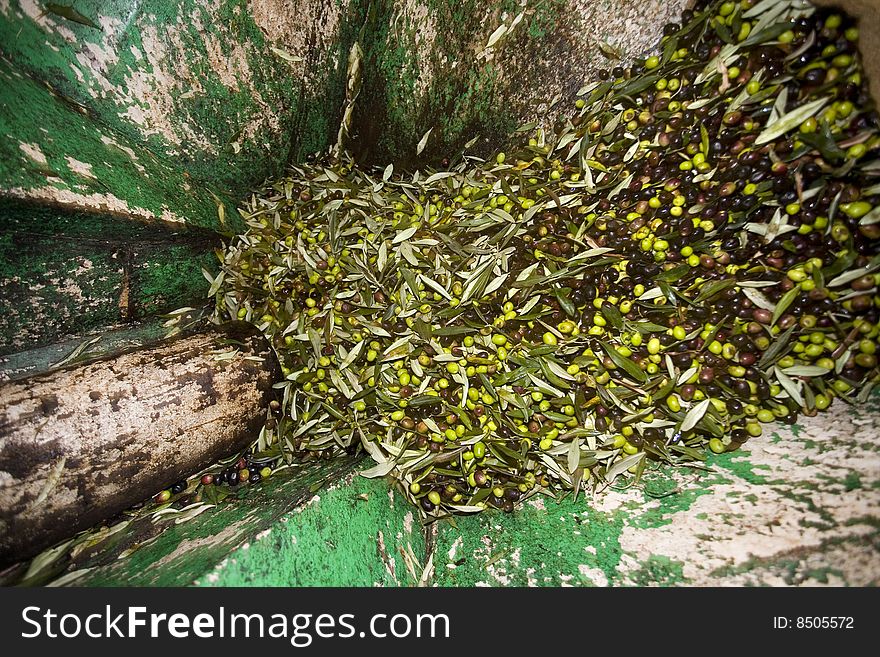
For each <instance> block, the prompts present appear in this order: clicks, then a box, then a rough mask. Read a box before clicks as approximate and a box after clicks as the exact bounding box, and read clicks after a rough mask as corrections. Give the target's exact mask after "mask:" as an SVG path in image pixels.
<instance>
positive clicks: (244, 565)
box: [199, 476, 425, 586]
mask: <svg viewBox="0 0 880 657" xmlns="http://www.w3.org/2000/svg"><path fill="white" fill-rule="evenodd" d="M421 530H422V527H421V524H420V522H419V520H418V512H417V511H416V510H415V509H413V508H412V507H410V506H409V504H408V503H407V501H406V500H405V498H403V497H397V496H395V494H394V492H393V491H389V488H388V484H387V482H384V481H378V480H372V479H364V478H362V477H357V476H355V477H354V478H353V479H351V478H349V479H346V480H345V481H343V482H342V483H341V484H340V485H338V486H334V487H332V488H330V489H327V490H322V491H320V492H319V493H318V496H317V497H316V498H315V500H314V501H312V502H311V503H309V505H308V506H307V507H305V508H303V509H301V510H297V511H296V512H295V513H293V514H291V515H289V516H288V517H287V518H285V519H282V520H281V521H279V522H276V523H275V524H274V525H273V526H272V527H271V528H269V529H268V530H266V531H265V532H264V533H262V534H261V535H260V537H259V539H258V540H255V541H252V542H250V543H249V544H248V545H247V546H242V547H240V548H239V549H237V550H235V551H234V552H232V553H230V554H229V556H228V557H227V558H226V559H224V560H223V562H221V564H219V565H218V566H217V567H216V568H215V569H214V570H213V571H212V572H211V573H209V574H208V575H206V576H205V577H202V578H200V580H199V583H200V584H203V585H211V586H376V585H381V586H400V585H406V586H412V585H415V584H417V583H418V578H419V577H420V576H421V575H422V570H423V568H424V565H425V564H424V558H425V537H424V534H423V533H422V531H421ZM410 550H411V553H412V555H413V556H414V557H415V560H414V561H413V562H412V563H411V569H412V570H410V569H408V568H407V566H406V565H405V564H406V559H405V558H404V556H403V555H404V552H407V553H409V551H410ZM322 555H323V556H322ZM411 558H412V557H411Z"/></svg>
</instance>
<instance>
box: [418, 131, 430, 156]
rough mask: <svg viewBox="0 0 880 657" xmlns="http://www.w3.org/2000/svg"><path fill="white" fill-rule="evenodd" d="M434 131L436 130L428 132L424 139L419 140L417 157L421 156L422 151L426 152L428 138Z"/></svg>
mask: <svg viewBox="0 0 880 657" xmlns="http://www.w3.org/2000/svg"><path fill="white" fill-rule="evenodd" d="M432 130H434V128H430V129H429V130H428V132H426V133H425V134H424V135H422V138H421V139H420V140H419V143H418V145H417V146H416V155H421V154H422V151H423V150H425V146H427V145H428V137H430V136H431V131H432Z"/></svg>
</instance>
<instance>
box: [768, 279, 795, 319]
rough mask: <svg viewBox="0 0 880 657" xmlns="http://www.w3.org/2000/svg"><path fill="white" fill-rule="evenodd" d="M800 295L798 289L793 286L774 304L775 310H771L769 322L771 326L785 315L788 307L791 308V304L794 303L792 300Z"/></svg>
mask: <svg viewBox="0 0 880 657" xmlns="http://www.w3.org/2000/svg"><path fill="white" fill-rule="evenodd" d="M800 293H801V290H800V288H799V287H797V286H795V287H793V288H791V289H790V290H789V291H788V292H786V293H785V294H783V295H782V298H781V299H780V300H779V302H778V303H777V304H776V308H774V309H773V318H772V319H771V320H770V323H771V324H775V323H776V322H777V320H778V319H779V318H780V317H782V315H784V314H785V311H786V310H788V307H789V306H791V304H792V303H794V300H795V299H797V298H798V295H799V294H800Z"/></svg>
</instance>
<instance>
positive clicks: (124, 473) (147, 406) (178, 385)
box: [0, 331, 281, 563]
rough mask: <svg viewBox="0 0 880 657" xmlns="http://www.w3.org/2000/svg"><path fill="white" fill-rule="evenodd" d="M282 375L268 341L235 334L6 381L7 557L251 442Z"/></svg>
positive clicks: (1, 446)
mask: <svg viewBox="0 0 880 657" xmlns="http://www.w3.org/2000/svg"><path fill="white" fill-rule="evenodd" d="M230 340H234V341H235V342H234V344H233V345H230ZM221 355H223V358H220V356H221ZM280 376H281V371H280V368H279V367H278V365H277V362H276V361H275V360H274V356H273V355H272V353H271V351H270V350H269V346H268V344H267V343H266V341H265V339H264V338H263V337H262V336H259V335H252V334H250V335H248V334H246V333H243V332H241V331H238V332H223V333H221V332H210V333H205V334H201V335H196V336H192V337H185V338H181V339H178V340H174V341H170V342H167V343H163V344H161V345H158V346H155V347H151V348H148V349H143V350H140V351H135V352H132V353H127V354H122V355H120V356H117V357H115V358H110V359H106V360H100V361H96V362H93V363H90V364H86V365H81V366H77V367H71V368H67V369H62V370H57V371H54V372H50V373H48V374H43V375H38V376H35V377H32V378H29V379H22V380H19V381H14V382H7V383H4V384H2V385H0V562H3V563H9V562H11V561H17V560H19V559H21V558H23V557H28V556H31V555H33V554H34V553H36V552H38V551H39V550H40V549H42V548H44V547H46V546H47V545H51V544H52V543H54V542H56V541H58V540H60V539H62V538H66V537H68V536H70V535H71V534H73V533H74V532H76V531H79V530H82V529H85V528H87V527H89V526H90V525H92V524H94V523H95V522H99V521H102V520H104V519H106V518H108V517H110V516H112V515H113V514H116V513H119V512H120V511H122V510H124V509H125V508H127V507H128V506H130V505H132V504H134V503H136V502H139V501H141V500H142V499H143V498H144V497H145V496H147V495H150V494H152V493H153V492H155V491H158V490H161V489H162V488H163V487H165V486H168V485H171V484H173V483H174V482H176V481H178V480H179V479H181V478H182V477H185V476H186V475H187V474H190V473H192V472H193V471H194V470H197V469H198V468H201V467H204V466H205V465H208V464H210V463H212V462H214V461H215V460H216V459H218V458H222V457H224V456H227V455H228V454H229V453H230V452H234V451H235V450H236V449H241V448H243V447H244V446H246V445H247V444H249V443H250V442H251V441H252V440H253V437H254V436H255V435H256V434H257V432H258V431H259V429H260V427H261V426H262V422H263V421H264V420H265V413H266V408H267V405H268V403H269V400H270V399H271V398H273V396H274V395H273V391H272V384H273V383H274V382H275V381H277V380H278V379H279V378H280Z"/></svg>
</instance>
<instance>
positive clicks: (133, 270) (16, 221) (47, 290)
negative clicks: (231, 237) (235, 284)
mask: <svg viewBox="0 0 880 657" xmlns="http://www.w3.org/2000/svg"><path fill="white" fill-rule="evenodd" d="M168 226H169V225H168V224H164V225H150V224H145V223H142V222H136V221H132V220H130V219H121V218H119V217H114V216H112V215H104V214H92V213H83V212H76V213H71V212H65V211H59V210H56V209H54V208H53V207H51V206H42V205H35V204H33V203H30V202H19V201H10V200H6V201H3V200H0V289H2V290H3V294H2V295H0V354H6V353H11V352H15V351H20V350H22V349H25V350H27V349H31V348H33V347H38V346H41V345H45V344H48V343H51V342H55V341H58V340H62V339H64V338H67V337H69V336H71V335H80V334H85V333H89V332H93V331H100V330H104V329H107V328H108V327H111V326H114V325H118V324H123V323H128V322H136V321H140V320H142V319H144V318H147V317H150V316H153V315H156V314H160V313H163V312H168V311H171V310H174V309H175V308H178V307H181V306H183V305H193V306H201V305H202V304H203V303H204V298H205V292H206V290H205V287H206V282H205V279H204V277H203V275H202V271H201V270H202V267H206V268H212V267H213V266H214V263H215V262H216V258H215V257H214V255H213V251H212V249H213V248H214V247H216V246H219V245H220V239H219V237H218V236H217V235H216V234H215V233H213V232H212V231H206V230H202V229H198V228H195V227H187V226H185V225H177V226H174V225H171V226H174V227H173V228H172V229H169V228H168Z"/></svg>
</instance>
